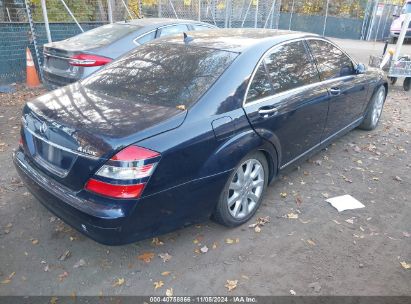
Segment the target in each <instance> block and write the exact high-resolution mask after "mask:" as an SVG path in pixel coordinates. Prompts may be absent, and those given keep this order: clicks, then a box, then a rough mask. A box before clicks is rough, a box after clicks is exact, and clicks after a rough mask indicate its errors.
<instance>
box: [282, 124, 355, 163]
mask: <svg viewBox="0 0 411 304" xmlns="http://www.w3.org/2000/svg"><path fill="white" fill-rule="evenodd" d="M361 119H363V117H360V118H358V119H356V120H354V121H353V122H352V123H350V124H348V125H347V126H345V127H344V128H342V129H341V130H339V131H337V132H335V133H333V134H331V135H330V136H328V137H327V138H326V139H324V140H322V141H321V142H319V143H318V144H316V145H315V146H313V147H311V148H310V149H308V150H307V151H305V152H303V153H301V154H300V155H298V156H297V157H295V158H293V159H292V160H290V161H289V162H288V163H286V164H284V165H282V166H281V167H280V170H282V169H284V168H285V167H287V166H289V165H291V164H292V163H294V162H295V161H297V160H299V159H300V158H302V157H304V156H305V155H307V154H308V153H310V152H311V151H313V150H315V149H316V148H318V147H319V146H321V145H322V144H324V143H325V142H327V141H328V140H330V139H331V138H333V137H334V136H337V135H338V134H339V133H342V132H344V131H345V130H347V129H348V128H350V127H352V126H353V125H355V124H356V123H358V122H360V121H361Z"/></svg>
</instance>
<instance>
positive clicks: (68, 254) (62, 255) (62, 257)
mask: <svg viewBox="0 0 411 304" xmlns="http://www.w3.org/2000/svg"><path fill="white" fill-rule="evenodd" d="M70 255H71V252H70V250H66V251H64V253H62V254H61V255H60V256H59V260H60V261H65V260H66V259H67V258H68V257H70Z"/></svg>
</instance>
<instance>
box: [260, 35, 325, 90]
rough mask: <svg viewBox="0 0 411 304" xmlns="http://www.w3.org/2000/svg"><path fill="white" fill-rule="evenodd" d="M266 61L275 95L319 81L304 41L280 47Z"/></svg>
mask: <svg viewBox="0 0 411 304" xmlns="http://www.w3.org/2000/svg"><path fill="white" fill-rule="evenodd" d="M264 61H265V64H266V65H267V69H268V73H269V76H270V78H271V83H272V86H273V89H274V93H275V94H277V93H281V92H284V91H287V90H291V89H294V88H298V87H301V86H304V85H308V84H312V83H315V82H318V81H319V76H318V72H317V70H316V68H315V66H314V64H313V63H312V62H311V59H310V57H309V55H308V53H307V50H306V48H305V46H304V42H302V41H297V42H291V43H287V44H284V45H281V46H279V47H278V48H276V49H275V50H273V51H272V52H271V53H270V54H269V55H268V56H266V58H265V59H264Z"/></svg>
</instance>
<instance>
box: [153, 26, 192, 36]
mask: <svg viewBox="0 0 411 304" xmlns="http://www.w3.org/2000/svg"><path fill="white" fill-rule="evenodd" d="M186 31H188V28H187V25H185V24H178V25H171V26H166V27H163V28H161V33H160V37H165V36H169V35H173V34H178V33H182V32H186Z"/></svg>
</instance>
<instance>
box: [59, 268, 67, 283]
mask: <svg viewBox="0 0 411 304" xmlns="http://www.w3.org/2000/svg"><path fill="white" fill-rule="evenodd" d="M67 277H68V272H67V271H65V272H63V273H62V274H59V276H58V278H59V281H60V282H62V281H63V280H64V279H65V278H67Z"/></svg>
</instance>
